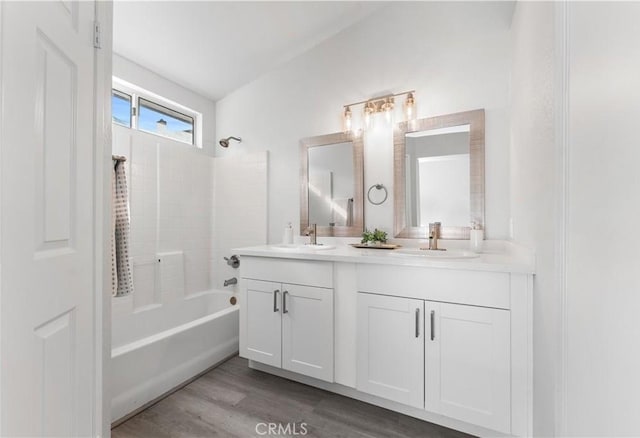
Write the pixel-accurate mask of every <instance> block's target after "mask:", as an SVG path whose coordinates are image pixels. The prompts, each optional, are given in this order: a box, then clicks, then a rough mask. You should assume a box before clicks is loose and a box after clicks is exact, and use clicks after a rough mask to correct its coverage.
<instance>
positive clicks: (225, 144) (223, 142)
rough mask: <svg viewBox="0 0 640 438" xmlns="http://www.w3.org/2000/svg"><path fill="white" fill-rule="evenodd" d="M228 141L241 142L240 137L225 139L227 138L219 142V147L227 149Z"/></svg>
mask: <svg viewBox="0 0 640 438" xmlns="http://www.w3.org/2000/svg"><path fill="white" fill-rule="evenodd" d="M229 140H235V141H242V139H241V138H240V137H233V136H231V137H227V138H223V139H221V140H220V146H222V147H223V148H228V147H229Z"/></svg>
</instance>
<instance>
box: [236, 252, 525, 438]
mask: <svg viewBox="0 0 640 438" xmlns="http://www.w3.org/2000/svg"><path fill="white" fill-rule="evenodd" d="M238 252H239V254H240V255H241V257H242V259H241V260H242V262H241V267H240V277H241V278H240V297H239V304H240V355H241V356H242V357H245V358H248V359H250V364H249V365H250V366H251V367H252V368H255V369H258V370H262V371H265V372H269V373H272V374H276V375H280V376H283V377H286V378H288V379H292V380H297V381H299V382H302V383H305V384H308V385H313V386H317V387H320V388H322V389H325V390H328V391H334V392H336V393H339V394H343V395H347V396H350V397H353V398H356V399H359V400H363V401H366V402H368V403H372V404H375V405H378V406H382V407H385V408H387V409H392V410H394V411H397V412H401V413H403V414H406V415H411V416H413V417H416V418H420V419H423V420H426V421H430V422H434V423H437V424H441V425H443V426H446V427H451V428H454V429H457V430H461V431H464V432H467V433H470V434H473V435H477V436H496V435H497V434H505V435H509V436H532V412H531V406H532V351H533V349H532V345H533V343H532V335H531V333H532V313H531V309H532V290H533V275H532V268H531V267H530V265H526V264H522V265H521V264H517V263H515V262H512V260H513V259H509V258H507V257H500V256H491V255H487V256H483V257H482V259H481V260H475V261H466V262H465V261H446V262H444V261H437V262H429V261H423V259H418V260H417V261H415V259H413V258H405V257H400V256H398V255H393V254H389V253H381V252H379V251H378V252H375V251H371V252H369V251H368V250H365V251H364V252H356V251H353V250H352V249H350V248H345V249H342V250H340V249H337V250H335V251H330V250H327V251H323V252H320V251H318V253H312V252H311V251H306V252H303V251H301V252H300V253H299V254H298V253H286V254H282V255H277V254H278V253H276V252H275V251H274V250H272V249H269V247H266V248H265V247H256V248H247V249H244V250H239V251H238ZM516 260H517V259H516Z"/></svg>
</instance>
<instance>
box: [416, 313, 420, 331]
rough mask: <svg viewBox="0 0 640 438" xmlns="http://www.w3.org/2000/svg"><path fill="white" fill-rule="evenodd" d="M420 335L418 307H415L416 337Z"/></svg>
mask: <svg viewBox="0 0 640 438" xmlns="http://www.w3.org/2000/svg"><path fill="white" fill-rule="evenodd" d="M419 337H420V309H416V338H419Z"/></svg>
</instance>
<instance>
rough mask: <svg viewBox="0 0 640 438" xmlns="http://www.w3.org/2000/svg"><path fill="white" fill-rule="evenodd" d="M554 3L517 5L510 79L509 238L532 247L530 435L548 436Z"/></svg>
mask: <svg viewBox="0 0 640 438" xmlns="http://www.w3.org/2000/svg"><path fill="white" fill-rule="evenodd" d="M554 8H555V6H554V4H553V3H551V2H549V3H543V2H518V3H517V5H516V9H515V12H514V16H513V23H512V26H511V30H512V38H513V43H512V56H513V64H512V75H511V154H510V155H511V166H510V167H511V217H512V219H513V233H514V235H513V238H514V239H515V240H516V241H518V242H519V243H521V244H524V245H526V246H529V247H531V248H533V249H535V252H536V276H535V279H534V294H533V300H534V312H533V313H534V316H533V319H534V321H533V325H534V435H535V436H553V435H554V433H555V432H554V430H555V429H554V428H555V401H554V400H555V389H556V383H557V379H556V366H557V358H558V355H559V340H560V337H559V333H560V330H559V309H560V299H559V297H558V291H557V289H556V288H555V284H556V283H555V281H556V278H555V275H556V260H555V243H556V239H557V238H558V236H557V235H556V232H555V226H556V215H557V213H556V198H555V196H556V193H557V182H556V180H557V178H556V167H555V150H556V149H555V143H554V142H555V135H554V74H555V70H554V69H555V63H554V53H555V52H554V45H555V39H554V25H555V23H554V17H555V15H554V10H555V9H554Z"/></svg>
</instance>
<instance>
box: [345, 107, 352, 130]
mask: <svg viewBox="0 0 640 438" xmlns="http://www.w3.org/2000/svg"><path fill="white" fill-rule="evenodd" d="M344 131H345V132H350V131H351V109H350V108H349V107H346V108H345V110H344Z"/></svg>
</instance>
